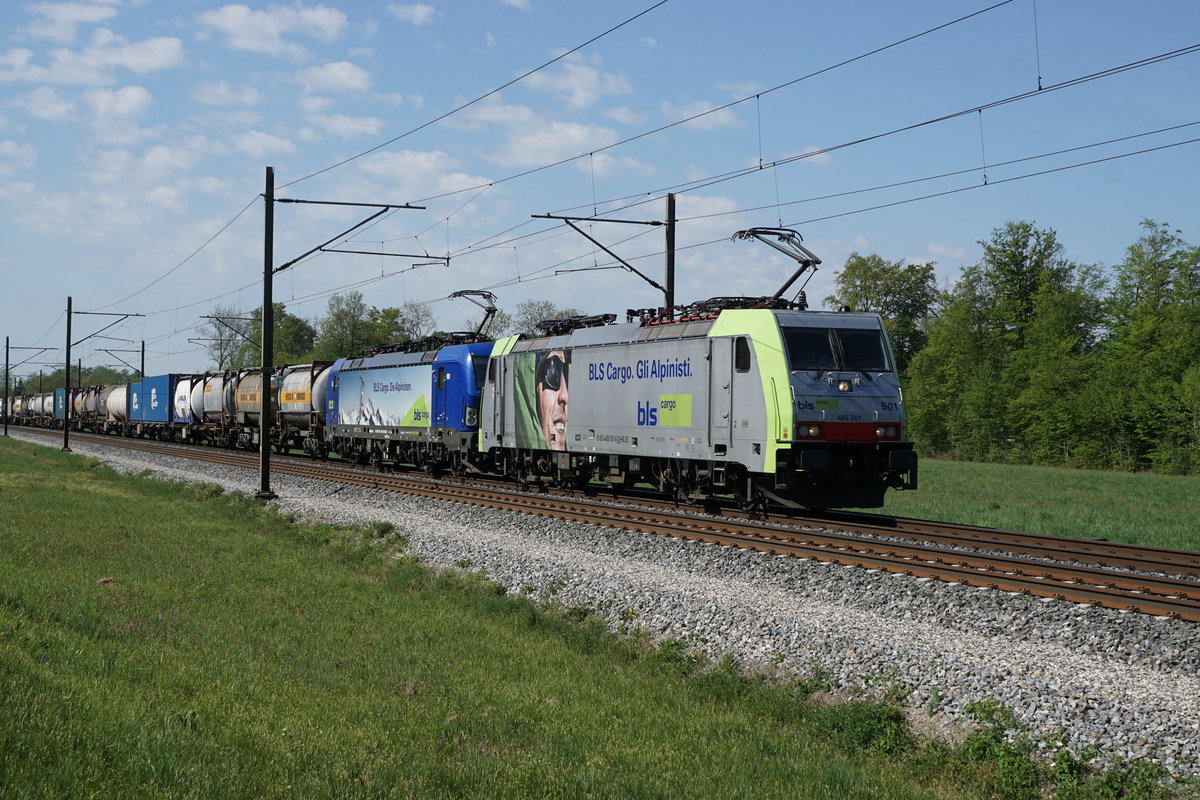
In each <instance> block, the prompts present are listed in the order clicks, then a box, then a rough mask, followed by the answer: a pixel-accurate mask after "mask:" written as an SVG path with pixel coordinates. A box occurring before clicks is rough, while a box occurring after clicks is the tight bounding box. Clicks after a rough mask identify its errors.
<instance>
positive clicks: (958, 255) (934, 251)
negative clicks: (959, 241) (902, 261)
mask: <svg viewBox="0 0 1200 800" xmlns="http://www.w3.org/2000/svg"><path fill="white" fill-rule="evenodd" d="M925 249H926V250H928V251H929V253H930V255H932V256H934V257H935V258H939V259H943V260H946V261H965V260H966V259H967V255H968V253H967V251H966V250H964V249H963V248H961V247H959V246H957V245H953V244H941V243H939V242H933V243H931V244H929V245H926V248H925ZM910 260H911V261H916V262H921V261H923V259H910Z"/></svg>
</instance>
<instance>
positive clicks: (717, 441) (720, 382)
mask: <svg viewBox="0 0 1200 800" xmlns="http://www.w3.org/2000/svg"><path fill="white" fill-rule="evenodd" d="M733 342H734V340H733V339H729V338H716V339H709V340H708V442H709V444H710V445H713V446H716V445H725V446H726V447H727V446H729V445H730V444H732V443H733Z"/></svg>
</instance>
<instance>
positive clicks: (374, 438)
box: [322, 426, 478, 475]
mask: <svg viewBox="0 0 1200 800" xmlns="http://www.w3.org/2000/svg"><path fill="white" fill-rule="evenodd" d="M477 437H478V434H477V433H475V432H473V431H470V432H468V431H434V432H433V433H430V434H422V433H409V432H406V431H392V430H375V431H371V430H347V429H346V427H345V426H330V428H328V429H327V430H326V437H325V441H324V442H323V443H322V446H323V447H325V448H326V452H332V453H337V454H338V455H339V456H341V457H342V458H344V459H346V460H347V461H349V462H350V463H351V464H369V465H371V466H373V467H377V468H382V467H384V466H385V465H387V464H392V465H401V464H403V465H407V466H412V467H416V468H417V469H420V470H424V471H425V472H430V473H434V472H447V471H448V472H451V473H453V474H455V475H463V474H466V473H467V472H470V471H478V470H477V469H476V468H475V467H474V465H473V464H471V463H469V462H468V460H467V458H466V457H464V455H463V454H464V453H470V452H471V448H472V445H473V443H474V441H475V440H476V438H477Z"/></svg>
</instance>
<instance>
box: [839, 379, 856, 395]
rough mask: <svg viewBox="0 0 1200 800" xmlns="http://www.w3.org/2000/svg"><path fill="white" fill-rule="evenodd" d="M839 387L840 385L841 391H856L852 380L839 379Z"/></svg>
mask: <svg viewBox="0 0 1200 800" xmlns="http://www.w3.org/2000/svg"><path fill="white" fill-rule="evenodd" d="M837 387H838V391H839V392H853V391H854V384H853V383H851V382H850V381H838V384H837Z"/></svg>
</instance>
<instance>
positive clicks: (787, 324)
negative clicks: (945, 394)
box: [9, 251, 917, 508]
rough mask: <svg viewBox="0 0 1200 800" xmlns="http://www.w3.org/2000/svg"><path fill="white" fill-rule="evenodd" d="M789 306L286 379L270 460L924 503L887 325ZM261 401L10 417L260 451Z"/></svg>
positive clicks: (147, 386)
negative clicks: (911, 494)
mask: <svg viewBox="0 0 1200 800" xmlns="http://www.w3.org/2000/svg"><path fill="white" fill-rule="evenodd" d="M806 252H807V251H806ZM793 279H794V278H793ZM789 284H790V281H789ZM787 285H788V284H785V288H786V286H787ZM782 291H783V290H781V292H782ZM781 292H780V293H781ZM780 293H777V294H776V296H775V297H772V298H755V299H750V298H714V299H712V300H709V301H705V302H703V303H699V304H695V305H693V306H691V307H689V308H688V309H686V310H685V311H684V313H682V314H680V315H675V314H672V315H670V316H661V315H658V314H656V313H654V312H637V311H630V312H629V316H628V317H627V321H626V322H625V323H616V322H615V315H602V316H595V317H572V318H569V319H565V320H554V321H547V322H543V323H541V324H540V325H539V326H538V328H539V331H540V333H541V335H539V336H535V337H526V336H524V335H517V336H509V337H505V338H502V339H499V340H497V341H486V340H483V339H484V337H482V336H480V335H479V334H478V332H475V333H466V334H451V335H449V336H448V337H444V338H442V339H440V340H437V341H434V340H423V341H419V342H412V343H407V344H401V345H389V346H385V347H376V348H373V349H372V351H371V352H370V353H367V354H364V355H363V356H361V357H348V358H341V359H338V360H337V361H334V362H332V363H330V362H324V363H322V362H318V363H312V364H304V365H300V366H285V367H280V368H278V369H277V370H275V375H274V378H273V380H272V382H271V386H270V389H269V392H268V394H269V397H270V402H269V406H268V411H267V413H269V414H270V415H271V417H270V422H271V425H270V437H271V440H270V444H271V445H272V446H273V447H274V448H275V449H276V450H277V451H279V452H284V451H288V450H300V451H303V452H305V453H307V454H309V455H311V456H313V457H318V458H325V457H327V456H329V455H330V454H336V455H337V456H340V457H341V458H344V459H346V460H348V461H350V462H352V463H355V464H371V465H374V466H378V467H382V466H384V465H400V464H405V465H412V466H415V467H418V468H422V469H426V470H430V471H442V470H444V471H448V472H451V473H454V474H460V475H461V474H466V473H472V472H476V473H490V474H495V475H501V476H506V477H508V478H510V479H512V480H515V481H518V482H520V483H524V484H531V483H537V482H543V481H549V482H553V483H556V484H558V485H567V486H575V487H581V488H582V487H588V486H592V487H594V486H597V485H604V486H609V487H633V486H639V485H646V484H649V485H651V486H654V487H656V488H658V489H659V490H661V491H663V492H666V493H670V494H672V495H673V496H675V497H676V498H677V499H679V500H682V501H704V500H708V499H711V498H713V497H718V496H732V497H734V498H736V499H737V500H738V501H739V502H740V503H741V504H743V505H746V506H760V507H761V506H766V505H768V504H780V505H786V506H804V507H809V508H832V507H853V508H873V507H878V506H880V505H882V504H883V498H884V494H885V492H886V490H887V489H888V488H894V489H915V488H916V487H917V455H916V453H915V452H914V450H913V445H912V442H910V441H907V440H906V439H905V435H904V433H905V431H904V423H905V420H904V402H903V396H902V393H901V390H900V385H899V381H898V379H897V375H896V371H895V363H894V360H893V358H892V354H891V348H890V346H889V343H888V339H887V334H886V331H885V330H884V327H883V324H882V321H881V319H880V318H879V317H878V316H877V315H874V314H865V313H852V312H848V311H842V312H826V311H809V310H806V309H805V308H804V304H803V302H800V303H797V302H795V301H791V302H789V301H782V300H780V299H779V297H780ZM481 329H482V326H481ZM262 388H263V387H262V373H261V371H260V370H253V371H250V370H246V371H241V372H237V371H220V372H209V373H206V374H204V375H160V376H155V377H147V378H145V379H143V380H142V381H140V382H137V383H133V384H130V385H128V386H108V387H88V388H84V389H79V390H74V391H72V393H71V396H70V398H68V397H67V395H66V392H64V390H62V389H59V390H58V391H57V392H56V393H54V394H43V395H35V396H31V397H20V398H14V400H13V401H12V402H11V403H10V409H9V411H10V418H11V419H12V421H14V422H24V423H26V424H33V425H42V426H57V427H61V425H62V424H63V421H64V418H65V417H66V407H67V403H68V402H70V403H71V404H72V411H71V414H70V421H71V426H72V427H73V428H78V429H86V430H92V431H97V432H107V433H116V434H122V435H125V436H149V437H152V438H156V439H163V440H170V441H180V442H192V443H203V444H210V445H219V446H225V447H241V448H246V449H251V448H257V447H258V446H259V445H258V442H259V430H260V427H259V425H260V422H259V415H260V414H261V413H262V412H263V403H262V394H263V392H262Z"/></svg>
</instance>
